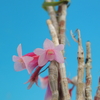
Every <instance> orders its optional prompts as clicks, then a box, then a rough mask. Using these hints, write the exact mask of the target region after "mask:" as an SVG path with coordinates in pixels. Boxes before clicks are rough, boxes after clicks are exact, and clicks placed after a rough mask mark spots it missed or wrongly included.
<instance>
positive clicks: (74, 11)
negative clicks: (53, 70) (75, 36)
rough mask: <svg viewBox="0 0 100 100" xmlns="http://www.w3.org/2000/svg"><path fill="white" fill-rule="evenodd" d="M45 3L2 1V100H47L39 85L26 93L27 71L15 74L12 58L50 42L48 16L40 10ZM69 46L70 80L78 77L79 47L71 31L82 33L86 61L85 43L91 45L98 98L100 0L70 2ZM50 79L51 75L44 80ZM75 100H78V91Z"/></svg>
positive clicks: (31, 0)
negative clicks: (20, 46) (46, 40)
mask: <svg viewBox="0 0 100 100" xmlns="http://www.w3.org/2000/svg"><path fill="white" fill-rule="evenodd" d="M43 2H44V0H39V1H38V0H37V1H35V0H1V1H0V60H1V61H0V100H40V99H41V100H44V96H45V91H46V89H44V90H43V89H40V88H39V87H37V86H36V85H33V87H32V88H31V89H30V90H27V86H28V84H23V83H24V82H26V81H27V80H28V79H29V77H30V75H29V74H28V73H27V71H26V70H24V71H21V72H15V71H14V67H13V66H14V63H13V61H12V55H17V52H16V48H17V46H18V44H20V43H21V44H22V47H23V54H26V53H29V52H32V51H33V50H34V49H35V48H42V45H43V42H44V40H45V39H46V38H48V39H51V37H50V34H49V30H48V27H47V24H46V20H47V19H49V16H48V13H47V12H46V11H44V10H43V9H42V7H41V5H42V3H43ZM67 13H68V14H67V26H66V28H67V31H66V35H67V38H68V40H69V42H70V46H68V45H66V48H65V49H66V54H65V56H66V57H67V59H66V68H67V76H68V77H69V78H72V77H74V76H76V74H77V49H78V47H77V43H75V42H74V41H73V40H72V38H71V36H70V30H73V31H75V30H76V29H77V28H79V29H80V30H81V37H82V44H83V48H84V53H85V57H86V41H88V40H89V41H90V42H91V52H92V80H93V81H92V94H93V96H94V95H95V92H96V89H97V86H98V78H99V76H100V59H99V58H100V52H99V51H100V46H99V45H100V44H99V43H100V34H99V33H100V0H95V1H94V0H71V5H70V7H69V8H68V11H67ZM46 75H48V71H46V72H45V73H43V74H42V76H46ZM72 100H75V90H74V91H73V97H72Z"/></svg>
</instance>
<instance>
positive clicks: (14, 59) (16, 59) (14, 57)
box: [12, 55, 20, 62]
mask: <svg viewBox="0 0 100 100" xmlns="http://www.w3.org/2000/svg"><path fill="white" fill-rule="evenodd" d="M19 59H20V58H19V57H18V56H15V55H14V56H13V57H12V60H13V61H14V62H17V61H18V60H19Z"/></svg>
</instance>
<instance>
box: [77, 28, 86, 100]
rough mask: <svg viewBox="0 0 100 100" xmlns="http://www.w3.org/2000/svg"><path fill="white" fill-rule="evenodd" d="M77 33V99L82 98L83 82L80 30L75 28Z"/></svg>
mask: <svg viewBox="0 0 100 100" xmlns="http://www.w3.org/2000/svg"><path fill="white" fill-rule="evenodd" d="M76 31H77V34H78V40H77V41H78V57H77V59H78V79H77V100H84V93H83V92H84V91H83V90H84V83H83V76H84V65H85V64H84V52H83V47H82V42H81V35H80V30H79V29H77V30H76Z"/></svg>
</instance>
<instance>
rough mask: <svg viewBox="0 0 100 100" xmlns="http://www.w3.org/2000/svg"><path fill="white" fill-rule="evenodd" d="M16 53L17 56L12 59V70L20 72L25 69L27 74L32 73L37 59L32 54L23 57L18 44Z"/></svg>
mask: <svg viewBox="0 0 100 100" xmlns="http://www.w3.org/2000/svg"><path fill="white" fill-rule="evenodd" d="M17 53H18V56H15V55H14V56H13V57H12V59H13V61H14V62H15V64H14V69H15V70H16V71H22V70H24V69H27V70H28V72H29V73H31V72H32V70H33V69H34V68H35V67H36V66H37V65H38V57H39V56H37V55H36V54H34V53H33V52H31V53H28V54H26V55H24V56H22V46H21V44H19V46H18V47H17Z"/></svg>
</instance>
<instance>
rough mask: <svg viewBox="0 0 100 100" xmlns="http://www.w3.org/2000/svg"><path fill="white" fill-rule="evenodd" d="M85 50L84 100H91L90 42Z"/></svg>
mask: <svg viewBox="0 0 100 100" xmlns="http://www.w3.org/2000/svg"><path fill="white" fill-rule="evenodd" d="M86 48H87V55H86V64H85V67H86V88H85V100H92V93H91V90H92V89H91V82H92V75H91V68H92V66H91V61H92V60H91V49H90V42H87V43H86Z"/></svg>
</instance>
